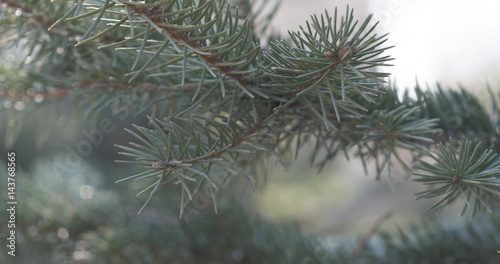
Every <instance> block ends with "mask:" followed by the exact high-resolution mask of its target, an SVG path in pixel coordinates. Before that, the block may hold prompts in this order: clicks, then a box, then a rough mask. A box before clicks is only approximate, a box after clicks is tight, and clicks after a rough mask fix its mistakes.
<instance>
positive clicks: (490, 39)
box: [275, 0, 500, 90]
mask: <svg viewBox="0 0 500 264" xmlns="http://www.w3.org/2000/svg"><path fill="white" fill-rule="evenodd" d="M347 4H349V5H350V6H351V7H354V14H355V15H357V16H358V17H359V18H360V19H364V17H365V16H366V14H368V13H374V15H375V18H376V19H377V20H380V26H379V31H380V32H381V33H387V32H388V33H390V34H389V42H388V44H389V45H395V46H396V47H395V48H393V49H392V50H389V53H390V54H391V55H392V56H393V57H394V58H396V60H394V61H393V64H395V66H394V67H392V68H391V69H390V71H391V72H392V73H393V75H392V76H393V77H392V79H394V80H395V82H396V83H397V84H398V86H399V87H402V88H403V87H413V85H414V84H415V81H416V80H418V82H419V83H420V84H424V85H425V84H429V85H434V84H435V83H436V82H440V83H442V84H444V85H445V86H451V87H457V86H458V85H459V84H463V85H465V86H466V87H467V88H469V89H471V90H475V89H478V88H479V89H480V88H481V87H484V84H485V83H493V85H496V86H498V84H499V82H498V81H499V80H500V1H498V0H476V1H471V0H469V1H460V0H454V1H452V0H439V1H431V0H355V1H348V0H342V1H340V0H309V1H303V0H283V3H282V7H281V10H280V12H279V13H278V15H277V18H276V21H275V24H276V25H279V26H277V27H278V28H279V30H280V31H281V32H286V30H288V29H292V30H297V29H298V25H303V24H304V21H305V20H306V19H308V18H309V16H310V15H311V14H313V13H316V14H320V13H323V12H324V10H325V8H327V9H328V10H329V11H332V12H329V13H330V14H331V13H333V9H334V7H335V6H336V5H337V6H338V7H339V11H342V13H343V12H344V11H345V7H346V5H347Z"/></svg>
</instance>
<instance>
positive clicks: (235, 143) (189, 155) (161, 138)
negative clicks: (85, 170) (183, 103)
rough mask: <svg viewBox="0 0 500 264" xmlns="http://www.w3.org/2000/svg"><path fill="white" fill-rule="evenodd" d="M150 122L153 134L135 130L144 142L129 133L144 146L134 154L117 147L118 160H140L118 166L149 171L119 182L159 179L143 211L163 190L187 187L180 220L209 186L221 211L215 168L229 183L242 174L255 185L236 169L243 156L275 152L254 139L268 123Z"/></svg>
mask: <svg viewBox="0 0 500 264" xmlns="http://www.w3.org/2000/svg"><path fill="white" fill-rule="evenodd" d="M215 119H218V118H215ZM150 122H151V124H152V126H153V128H154V129H147V128H144V127H139V126H135V128H136V129H137V130H138V131H139V132H141V134H142V136H141V135H138V134H137V133H135V132H132V131H130V130H127V131H128V132H129V133H130V134H132V135H133V136H134V137H136V138H137V139H138V140H139V141H140V142H141V144H136V143H131V145H132V148H130V147H126V146H121V145H117V147H119V148H121V149H122V150H124V151H125V152H120V153H119V154H122V155H125V156H129V157H132V158H135V159H136V161H122V160H119V161H117V162H121V163H128V164H134V165H140V166H143V167H144V168H145V171H143V172H141V173H139V174H136V175H132V176H129V177H126V178H124V179H122V180H119V181H118V182H122V181H126V180H131V179H136V180H139V179H141V180H142V179H147V178H158V179H157V180H155V182H154V184H152V185H150V186H149V187H147V188H146V189H144V190H143V191H142V192H141V193H140V194H142V193H144V192H146V191H150V196H149V198H148V200H147V201H146V203H145V204H144V206H143V208H142V209H141V210H140V211H142V210H143V209H144V207H145V206H146V205H147V204H148V203H149V202H150V200H151V199H152V197H153V195H154V194H155V193H156V192H157V190H158V189H159V188H160V187H162V186H164V185H166V184H170V183H181V184H182V188H183V189H182V200H181V212H180V215H181V216H182V213H183V209H184V207H185V206H186V205H187V204H188V203H189V201H191V200H192V199H193V197H194V196H195V195H196V194H197V192H199V191H200V189H201V188H203V187H204V186H205V185H206V186H208V188H209V189H210V193H211V195H212V199H213V201H214V207H215V210H216V211H217V207H216V203H215V193H216V191H217V187H218V185H217V184H216V180H214V178H213V177H214V173H213V171H214V170H216V167H217V168H218V169H222V170H223V171H225V174H226V176H225V177H224V178H227V177H229V176H231V175H238V174H243V175H245V177H246V178H247V180H248V181H249V183H250V184H252V185H253V182H254V181H255V180H254V178H253V177H252V176H250V175H249V174H248V173H247V172H246V171H245V170H244V169H243V168H242V167H240V166H238V165H237V164H236V163H237V162H238V160H239V158H238V157H239V155H240V154H246V155H248V154H250V153H252V152H256V151H258V152H260V151H268V152H272V151H271V150H269V149H268V148H267V147H266V146H265V145H263V144H261V143H259V142H258V141H256V140H254V139H253V138H254V137H261V136H265V135H266V134H265V133H262V132H260V130H262V129H263V126H265V124H264V123H263V121H259V122H257V123H254V122H253V120H252V119H247V120H244V122H242V120H239V122H234V121H231V122H230V123H229V124H221V123H219V122H218V121H216V120H214V119H212V118H207V117H204V116H198V118H191V119H181V118H174V119H164V120H163V121H161V120H153V119H151V118H150ZM187 181H189V182H193V183H194V182H196V183H197V184H196V187H195V189H194V191H192V190H191V188H190V187H189V184H188V182H187ZM223 181H225V180H223ZM186 197H187V199H188V200H187V201H186V200H185V198H186ZM140 211H139V212H140Z"/></svg>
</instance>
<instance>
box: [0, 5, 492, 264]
mask: <svg viewBox="0 0 500 264" xmlns="http://www.w3.org/2000/svg"><path fill="white" fill-rule="evenodd" d="M348 4H349V7H351V8H354V15H355V16H356V17H357V18H359V19H361V20H363V19H364V18H365V17H366V16H367V15H368V14H370V13H373V14H374V18H373V19H374V20H375V21H377V20H378V21H380V22H379V26H378V27H377V30H378V31H379V34H385V33H390V34H389V40H388V42H387V43H386V45H388V46H392V45H394V46H395V47H394V48H393V49H391V50H389V51H388V53H389V54H391V55H392V57H394V58H395V60H394V61H393V64H394V66H393V67H391V68H390V69H388V70H389V71H390V72H391V73H392V74H393V75H392V77H391V80H390V81H391V82H392V83H394V84H396V85H397V87H399V88H400V89H401V90H403V89H405V88H409V89H411V88H412V87H413V86H414V85H415V83H416V82H418V83H420V84H421V85H423V86H425V85H429V89H432V88H433V86H434V85H435V83H436V82H438V83H440V84H442V85H443V86H445V87H447V88H450V89H456V88H458V87H460V86H463V87H465V88H466V89H469V90H472V91H475V92H477V95H478V96H479V97H482V96H484V94H485V92H486V87H487V86H491V87H494V88H498V80H499V77H500V76H499V73H500V72H499V67H500V49H499V48H498V47H500V28H498V25H500V16H498V12H499V11H500V2H498V1H493V0H491V1H486V0H479V1H451V0H442V1H430V0H421V1H411V0H400V1H398V0H383V1H381V0H378V1H375V0H372V1H369V0H358V1H333V0H310V1H302V0H283V1H282V5H281V8H280V9H279V11H278V13H277V15H276V18H275V20H274V22H273V25H272V27H273V28H274V30H275V31H277V32H280V33H281V34H282V35H286V32H287V30H299V25H304V22H305V21H306V20H307V19H309V16H310V15H311V14H321V13H323V12H324V10H325V8H326V9H328V11H329V13H330V14H332V13H333V10H334V8H335V6H337V7H338V9H339V11H340V13H341V14H342V13H343V12H344V11H345V8H346V6H347V5H348ZM386 70H387V69H386ZM99 118H100V119H99V120H102V119H103V118H108V119H109V120H111V123H112V125H113V127H114V129H113V131H111V132H110V133H102V138H101V139H102V140H100V141H99V143H97V144H94V143H92V142H91V140H90V139H89V137H88V136H86V135H89V134H91V135H94V139H96V137H97V136H96V135H97V134H95V133H97V132H96V131H93V130H92V129H94V128H92V124H93V123H94V124H95V122H99V121H98V120H92V119H84V120H82V119H81V118H80V117H75V118H73V119H72V120H70V121H69V122H68V123H67V124H66V125H65V126H64V129H62V130H55V131H53V132H52V135H51V136H50V138H49V140H48V141H47V143H46V144H45V145H43V147H37V146H36V144H35V140H34V138H35V135H34V134H35V131H33V128H29V127H27V129H25V130H24V131H23V132H22V134H21V135H20V136H19V139H18V141H17V143H16V144H15V145H14V147H13V149H14V150H15V151H16V153H17V166H18V179H20V180H19V183H18V200H19V201H20V203H21V204H20V206H19V211H18V221H19V223H20V224H19V227H18V229H19V230H20V234H19V237H18V243H19V248H20V249H19V250H20V252H21V253H22V254H25V255H28V256H29V255H30V254H31V255H36V254H38V253H37V252H39V251H40V250H45V249H44V247H43V246H41V245H49V246H47V247H50V248H51V249H52V250H53V249H54V248H56V249H57V250H56V251H52V253H51V256H47V257H46V259H40V258H39V259H37V261H39V262H26V263H50V261H51V260H54V259H57V256H58V254H59V255H60V262H57V263H70V262H68V256H67V255H66V253H65V252H68V251H69V252H72V253H71V254H72V255H71V256H70V259H72V260H74V261H76V262H81V263H87V262H85V261H90V260H91V259H93V258H94V259H95V257H96V256H100V255H99V254H100V252H99V250H104V249H105V250H106V252H108V253H109V252H111V253H110V254H107V255H103V256H101V259H100V261H101V262H96V263H122V262H120V261H123V260H124V258H123V256H130V258H129V259H128V260H127V261H130V263H132V262H134V261H135V260H134V258H133V257H132V256H134V257H136V258H137V255H141V256H142V257H141V258H140V259H138V260H137V261H138V262H137V263H141V262H142V263H153V262H151V261H152V260H153V259H154V256H158V255H162V254H166V255H168V254H178V255H179V256H181V257H179V258H182V256H184V255H189V254H191V253H193V252H196V250H194V249H193V252H184V251H183V248H182V243H179V241H196V243H197V245H199V246H200V248H201V247H203V246H213V247H215V246H216V244H217V243H216V242H214V241H212V240H210V238H207V237H205V238H203V237H201V238H200V237H197V236H195V235H194V231H193V233H189V232H187V231H185V230H184V231H183V230H181V229H180V228H178V227H186V226H187V225H190V223H191V225H193V223H201V222H196V221H201V220H203V218H204V217H206V216H207V215H212V214H213V208H212V204H211V202H210V201H205V200H202V201H198V202H197V203H196V205H195V206H194V207H193V208H195V209H194V210H193V211H192V212H193V213H192V214H188V216H185V218H184V219H181V220H180V219H179V218H178V210H179V206H178V203H179V201H178V200H177V199H178V197H179V193H180V192H179V189H168V190H165V191H164V192H162V194H161V195H159V196H158V197H156V198H154V199H153V202H152V203H151V204H150V205H149V207H148V208H147V210H146V211H145V212H144V213H143V214H141V215H137V211H138V210H139V208H140V207H141V206H142V203H143V202H144V201H145V199H146V198H147V197H146V196H144V197H143V196H140V197H138V198H137V197H135V195H136V193H137V192H139V191H140V190H141V188H144V186H143V184H142V183H137V182H125V183H120V184H115V183H114V182H115V181H116V180H119V179H121V178H124V177H126V176H129V175H131V174H133V173H134V171H132V170H131V168H130V167H128V166H127V165H120V164H117V163H115V162H114V160H116V159H121V158H122V157H120V156H118V155H117V152H118V150H117V148H115V147H114V144H123V145H126V142H129V141H132V138H131V137H130V136H129V135H128V134H127V133H125V131H124V130H123V129H124V128H129V129H131V128H132V126H131V123H135V124H138V125H145V123H144V120H143V118H141V117H138V118H134V117H132V116H128V119H126V120H125V121H122V120H121V119H119V118H116V117H113V116H111V115H109V113H106V112H104V114H103V115H101V116H100V117H99ZM94 132H95V133H94ZM1 136H2V137H3V136H4V135H1ZM82 142H91V148H90V149H89V150H88V151H86V152H85V153H87V154H86V155H75V152H77V150H78V148H79V146H82V144H85V143H82ZM87 145H88V144H87ZM0 149H1V150H2V152H1V153H6V150H5V147H4V145H3V144H2V145H0ZM309 154H310V153H308V151H307V150H304V151H302V154H301V155H300V156H299V158H298V160H297V161H295V162H293V163H290V164H288V166H287V167H286V168H284V167H283V166H281V165H279V164H278V163H277V162H270V165H272V166H271V168H270V169H269V170H268V171H267V174H268V176H267V178H266V179H265V180H263V181H262V182H260V183H259V184H258V185H259V188H258V189H257V191H256V192H255V193H252V192H251V191H250V190H249V189H248V188H245V187H241V188H242V189H240V187H235V190H236V194H234V193H232V192H230V189H231V188H225V189H223V191H222V194H221V195H222V196H226V198H227V197H232V198H231V199H229V201H227V199H226V200H224V199H222V204H221V205H220V207H221V208H220V210H219V211H220V212H219V214H218V216H217V218H224V217H225V212H226V215H227V214H228V213H227V212H230V211H234V210H239V209H235V205H234V204H231V200H233V201H234V200H239V202H238V204H243V205H245V204H247V205H248V204H251V205H255V206H254V208H255V209H254V210H255V212H256V213H257V214H258V215H260V216H262V217H263V218H264V219H269V220H271V221H274V222H277V223H279V222H288V223H293V224H294V225H295V226H297V227H298V228H299V229H300V230H305V231H307V232H310V233H312V234H334V235H346V234H354V235H362V234H364V233H366V232H367V230H368V229H369V228H370V226H371V225H372V223H373V222H374V221H375V219H376V218H377V217H378V216H379V215H381V214H383V213H384V212H386V211H387V210H392V212H393V216H392V217H391V218H390V219H389V220H388V221H386V222H385V223H384V228H386V229H389V230H390V229H391V228H393V227H395V226H404V225H407V224H409V223H414V222H415V219H419V218H420V216H421V215H424V214H428V213H427V211H426V207H428V206H429V205H430V203H431V201H414V198H413V193H415V192H417V191H419V190H421V188H422V186H421V185H419V184H415V183H413V182H411V181H410V180H408V177H409V175H408V174H407V172H405V171H404V170H402V169H400V168H398V167H397V166H395V167H394V168H393V172H392V178H388V177H383V178H382V179H381V181H375V176H374V173H368V175H366V174H365V172H364V171H363V168H362V166H361V164H360V163H359V162H358V161H357V160H356V159H355V158H354V157H351V159H350V160H349V161H347V159H346V158H345V157H344V156H342V155H341V156H339V158H338V159H337V160H336V161H335V162H333V163H332V164H329V165H328V166H327V167H326V168H325V169H323V170H322V172H321V173H320V174H317V171H316V170H315V169H312V168H309V164H308V161H307V159H308V156H309ZM2 155H3V154H2ZM2 159H4V158H2ZM47 164H52V165H51V166H48V165H47ZM4 165H5V164H2V166H4ZM1 171H2V172H3V171H6V170H5V169H4V168H2V169H1ZM368 171H370V169H369V170H368ZM5 184H6V183H5V180H2V182H1V183H0V186H2V188H4V185H5ZM2 195H3V194H2ZM2 200H3V198H2ZM103 205H104V206H103ZM1 213H2V214H5V210H2V212H1ZM451 213H452V214H453V215H456V214H457V213H456V212H451ZM185 214H186V213H185ZM417 216H418V217H417ZM429 217H433V216H432V215H429ZM186 218H187V220H186ZM2 219H4V218H3V216H2ZM236 219H237V218H236ZM227 221H236V220H235V219H233V220H231V219H230V220H227ZM457 221H459V220H457ZM195 226H196V225H195ZM4 227H5V223H4V222H2V227H1V228H4ZM111 227H114V228H116V229H113V228H111ZM161 227H163V228H164V229H161ZM191 227H192V226H191ZM200 228H203V227H202V226H200ZM205 228H207V229H209V228H211V227H210V225H207V226H206V227H205ZM0 230H3V229H0ZM88 230H92V231H88ZM235 232H236V231H235ZM250 232H253V231H250ZM42 234H44V235H42ZM46 234H49V235H46ZM5 235H6V234H5V233H4V231H2V241H4V236H5ZM165 237H169V238H171V237H175V238H176V239H175V240H171V242H168V241H170V240H167V242H166V244H164V243H165V239H164V238H165ZM130 240H134V243H133V244H130V243H125V241H130ZM174 241H175V243H174ZM47 243H48V244H47ZM155 243H157V244H155ZM169 243H170V244H169ZM176 243H177V244H176ZM185 243H188V242H185ZM238 243H240V242H235V244H236V245H238V246H240V247H243V245H241V244H238ZM2 245H3V244H2ZM169 246H170V247H171V248H170V249H166V248H168V247H169ZM37 247H38V248H37ZM68 248H69V249H68ZM176 249H180V250H179V251H176ZM162 250H163V252H162ZM113 252H114V253H113ZM0 254H5V251H2V253H0ZM227 254H228V256H230V258H232V259H234V260H238V259H242V258H243V257H242V256H241V254H242V251H241V250H239V249H238V248H234V249H228V252H227ZM148 256H149V259H148ZM2 258H5V255H0V259H2ZM125 259H126V258H125ZM167 259H168V258H167ZM92 263H94V262H92ZM172 263H174V262H172ZM178 263H189V262H187V261H186V262H178Z"/></svg>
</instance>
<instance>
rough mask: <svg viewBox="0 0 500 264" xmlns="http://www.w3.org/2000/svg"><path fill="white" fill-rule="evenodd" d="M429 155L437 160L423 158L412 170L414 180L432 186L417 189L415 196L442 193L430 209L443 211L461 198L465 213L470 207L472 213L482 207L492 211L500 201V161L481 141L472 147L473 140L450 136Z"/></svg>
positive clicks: (430, 195) (429, 196) (427, 196)
mask: <svg viewBox="0 0 500 264" xmlns="http://www.w3.org/2000/svg"><path fill="white" fill-rule="evenodd" d="M427 156H428V157H430V158H432V159H433V160H434V163H429V162H426V161H424V160H422V159H421V160H420V163H418V164H416V165H415V169H417V170H418V171H416V172H414V173H413V174H414V175H415V176H416V178H415V179H414V181H418V182H422V184H424V185H431V188H430V189H429V190H426V191H422V192H418V193H416V194H415V196H416V199H422V198H433V197H438V196H441V197H442V198H441V200H439V201H438V202H436V203H434V204H433V205H432V206H431V207H430V209H432V210H437V211H442V210H443V209H444V208H445V207H446V206H447V205H449V204H451V203H453V202H455V201H457V200H460V199H461V200H463V201H464V208H463V211H462V214H464V213H465V212H466V211H467V209H469V208H471V209H472V210H473V214H476V213H477V212H478V211H480V210H482V209H486V210H487V211H488V212H489V213H493V207H492V205H494V204H500V199H499V198H500V182H499V180H498V179H499V175H500V161H499V159H498V158H497V157H496V156H497V154H496V153H494V152H493V151H492V150H483V148H482V147H481V144H480V143H478V144H477V145H476V146H475V147H472V143H471V142H470V141H465V142H458V143H457V142H455V141H453V140H451V141H450V142H448V143H447V144H446V146H445V145H444V144H442V143H441V144H439V145H438V151H437V152H430V151H428V152H427ZM443 196H444V197H443Z"/></svg>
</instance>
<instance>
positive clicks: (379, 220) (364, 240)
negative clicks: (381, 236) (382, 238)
mask: <svg viewBox="0 0 500 264" xmlns="http://www.w3.org/2000/svg"><path fill="white" fill-rule="evenodd" d="M392 213H393V212H392V210H385V211H383V212H382V213H381V214H380V215H379V216H378V217H377V219H376V220H375V222H374V223H373V224H372V226H371V227H370V229H368V232H366V234H365V235H364V236H363V237H362V238H361V240H360V241H359V244H358V246H357V247H356V248H355V249H354V250H353V251H352V253H351V254H350V255H349V260H350V261H352V260H354V259H355V258H357V257H358V256H359V254H361V252H362V251H363V249H365V248H366V245H367V244H368V240H370V238H371V237H372V236H373V235H374V234H375V233H376V232H377V231H378V230H379V228H380V226H382V224H383V223H384V222H385V221H386V220H387V219H389V218H390V217H391V216H392Z"/></svg>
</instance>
